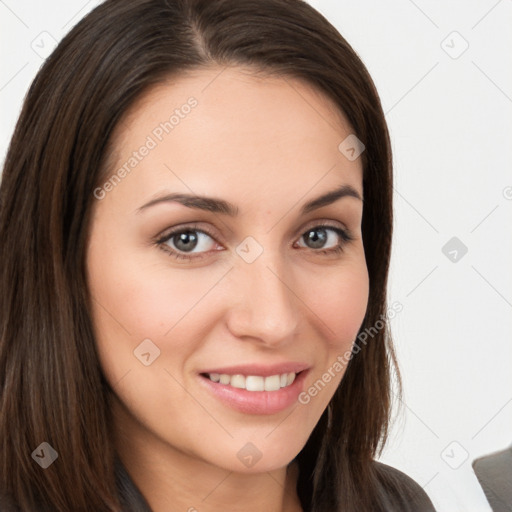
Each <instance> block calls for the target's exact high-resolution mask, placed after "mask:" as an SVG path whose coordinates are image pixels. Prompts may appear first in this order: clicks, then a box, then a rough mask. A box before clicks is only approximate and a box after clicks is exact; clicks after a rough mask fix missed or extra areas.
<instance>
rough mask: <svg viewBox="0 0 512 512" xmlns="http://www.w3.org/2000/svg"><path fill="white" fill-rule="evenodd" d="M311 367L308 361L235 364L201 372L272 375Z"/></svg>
mask: <svg viewBox="0 0 512 512" xmlns="http://www.w3.org/2000/svg"><path fill="white" fill-rule="evenodd" d="M309 367H310V365H309V364H307V363H294V362H287V363H281V364H272V365H269V364H239V365H234V366H223V367H221V368H210V369H208V370H204V371H201V372H200V373H220V374H222V373H224V374H227V375H246V376H248V375H256V376H261V377H269V376H270V375H282V374H283V373H291V372H294V373H299V372H301V371H303V370H307V369H308V368H309Z"/></svg>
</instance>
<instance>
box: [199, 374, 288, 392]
mask: <svg viewBox="0 0 512 512" xmlns="http://www.w3.org/2000/svg"><path fill="white" fill-rule="evenodd" d="M207 375H208V377H209V378H210V380H211V381H213V382H219V383H220V384H224V385H230V386H233V387H234V388H239V389H246V390H247V391H278V390H279V389H281V388H285V387H287V386H290V385H291V384H292V383H293V381H294V380H295V377H296V374H295V373H294V372H290V373H283V374H280V375H270V376H268V377H260V376H258V375H248V376H247V377H246V376H245V375H240V374H237V375H228V374H226V373H220V374H219V373H208V374H207Z"/></svg>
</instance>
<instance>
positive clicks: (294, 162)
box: [109, 67, 362, 199]
mask: <svg viewBox="0 0 512 512" xmlns="http://www.w3.org/2000/svg"><path fill="white" fill-rule="evenodd" d="M352 132H353V130H352V129H351V127H350V124H349V123H348V121H347V120H346V118H345V117H344V115H343V114H342V112H341V111H340V109H339V108H338V107H337V105H335V104H334V102H333V101H331V100H330V99H329V98H327V97H326V96H325V95H324V94H322V93H321V92H320V91H318V90H317V89H316V88H314V87H312V86H311V85H309V84H307V83H306V82H304V81H300V80H297V79H295V78H290V77H277V76H268V75H265V76H264V75H261V74H260V75H256V74H255V73H254V71H252V70H250V69H246V68H220V67H213V68H206V69H200V70H193V71H188V72H185V73H181V74H180V75H179V76H176V77H170V78H169V79H168V80H167V81H166V82H164V83H161V84H158V85H157V86H154V87H153V88H151V89H150V90H148V91H147V92H146V93H145V94H144V95H143V96H142V97H141V98H140V99H139V101H137V102H136V103H135V104H134V105H133V107H132V108H131V109H130V110H129V111H128V112H127V113H126V114H125V116H124V118H123V119H122V121H121V122H120V123H119V124H118V126H117V128H116V130H115V132H114V137H113V139H112V148H113V151H112V154H111V159H110V162H109V174H111V173H115V172H116V171H117V170H118V169H120V168H121V166H124V167H125V170H126V171H127V172H126V173H123V174H126V178H124V179H123V184H122V185H123V187H122V188H123V189H124V193H125V194H128V195H131V196H132V198H134V197H135V196H137V197H140V196H141V195H145V196H147V194H150V193H151V191H153V192H155V191H156V190H155V189H156V188H158V187H160V188H162V187H167V188H168V189H176V188H177V189H179V190H183V191H186V192H190V191H191V190H193V192H195V193H208V192H210V190H209V187H212V186H215V187H217V188H216V190H215V192H216V193H217V195H218V192H219V190H218V189H219V188H220V189H222V190H223V191H224V192H226V194H228V193H229V192H231V193H233V192H235V191H236V193H237V194H238V195H240V194H242V195H243V194H246V193H247V194H249V193H250V194H251V196H253V197H254V195H255V193H256V192H257V191H259V190H263V191H267V192H269V191H271V190H270V189H272V187H271V186H270V185H273V186H274V187H273V193H274V195H277V193H278V192H279V193H280V195H281V196H282V195H283V193H288V194H290V195H293V196H295V198H296V199H298V198H299V197H300V196H302V195H304V193H305V192H306V191H307V189H308V188H312V187H313V186H315V183H317V184H318V187H320V188H319V189H317V191H318V190H320V189H321V190H325V189H329V188H333V186H337V185H339V184H344V183H346V184H350V185H352V186H354V188H356V189H357V190H359V191H360V193H361V196H362V167H361V159H357V160H355V161H350V160H348V159H347V158H346V157H345V156H344V155H343V154H342V153H341V152H340V150H339V148H338V147H339V145H340V143H341V142H342V141H343V140H344V139H345V138H346V137H347V136H349V135H350V134H351V133H352ZM144 147H146V148H149V149H144ZM141 150H142V151H141ZM134 153H138V155H136V156H135V155H134ZM140 153H144V155H143V156H141V155H140ZM124 182H129V183H130V185H128V184H127V183H124ZM118 188H119V189H120V188H121V187H116V189H118ZM187 189H188V190H187ZM117 193H118V191H117V190H116V194H117Z"/></svg>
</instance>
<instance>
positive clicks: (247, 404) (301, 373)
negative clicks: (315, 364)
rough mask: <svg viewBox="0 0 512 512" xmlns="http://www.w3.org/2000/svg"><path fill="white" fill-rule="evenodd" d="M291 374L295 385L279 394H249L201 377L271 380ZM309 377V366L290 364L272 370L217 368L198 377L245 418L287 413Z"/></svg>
mask: <svg viewBox="0 0 512 512" xmlns="http://www.w3.org/2000/svg"><path fill="white" fill-rule="evenodd" d="M289 372H295V373H297V374H298V375H297V376H296V377H295V380H294V381H293V383H292V384H291V385H290V386H286V387H284V388H281V389H279V390H276V391H247V390H246V389H240V388H234V387H232V386H230V385H226V384H221V383H220V382H213V381H211V380H210V379H209V378H208V377H207V376H204V375H202V374H204V373H227V374H228V375H235V374H241V375H246V376H247V375H259V376H261V377H268V376H270V375H278V374H282V373H289ZM308 373H309V367H308V365H300V364H297V363H290V364H283V365H276V366H271V367H269V366H259V365H244V366H230V367H229V368H216V369H215V370H208V371H205V372H201V373H200V374H199V375H198V377H199V381H200V384H201V385H202V386H204V387H205V389H206V391H207V392H209V393H211V394H212V395H213V396H214V397H215V398H217V399H218V400H219V401H220V402H222V403H223V404H224V405H227V406H228V407H230V408H232V409H235V410H236V411H239V412H242V413H245V414H259V415H265V414H266V415H270V414H277V413H279V412H281V411H284V410H286V409H288V408H289V407H291V406H292V405H293V404H296V403H297V401H298V398H299V395H300V393H301V392H302V391H303V388H304V380H305V378H306V375H307V374H308Z"/></svg>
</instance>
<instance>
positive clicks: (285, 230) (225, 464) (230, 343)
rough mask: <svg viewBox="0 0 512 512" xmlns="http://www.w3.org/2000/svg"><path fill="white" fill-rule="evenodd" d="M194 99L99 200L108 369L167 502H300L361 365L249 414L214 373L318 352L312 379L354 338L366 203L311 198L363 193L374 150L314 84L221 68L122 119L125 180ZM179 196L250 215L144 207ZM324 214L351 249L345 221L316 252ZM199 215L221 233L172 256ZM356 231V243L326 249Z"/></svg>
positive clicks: (164, 87)
mask: <svg viewBox="0 0 512 512" xmlns="http://www.w3.org/2000/svg"><path fill="white" fill-rule="evenodd" d="M219 73H220V74H219ZM191 96H193V97H194V98H196V99H197V102H198V103H197V106H196V107H195V108H193V109H192V110H191V111H190V113H189V114H188V115H187V116H184V118H183V119H180V122H179V124H178V125H177V126H175V127H174V129H173V130H172V132H170V133H169V134H165V135H164V136H163V138H162V141H159V142H158V144H157V146H156V147H155V148H154V149H152V150H151V151H150V152H149V154H148V155H147V156H146V157H145V158H143V159H142V160H141V161H140V162H139V163H138V164H137V166H136V167H135V168H134V169H133V170H131V172H130V173H129V174H127V175H126V176H125V177H124V178H123V179H122V180H121V182H120V183H118V184H117V185H116V186H115V187H113V188H112V189H111V190H110V191H109V192H108V193H106V194H105V195H104V197H103V198H102V199H95V204H94V210H93V218H92V224H91V230H90V238H89V245H88V252H87V271H88V282H89V288H90V291H91V295H92V299H93V300H92V316H93V322H94V327H95V331H96V339H97V347H98V352H99V356H100V364H101V367H102V370H103V372H104V374H105V376H106V379H107V380H108V382H109V383H110V385H111V387H112V389H113V391H114V399H113V404H112V414H113V428H114V433H115V443H116V449H117V450H118V453H119V455H120V457H121V460H122V461H123V463H124V464H125V466H126V468H127V470H128V472H129V473H130V475H131V477H132V478H133V480H134V482H135V484H136V485H137V486H138V488H139V489H140V490H141V492H142V493H143V494H144V496H145V497H146V499H147V500H148V503H149V504H150V506H151V507H152V509H153V510H154V511H155V512H164V511H165V512H169V511H171V512H173V511H187V510H188V511H189V512H193V511H194V510H197V511H199V512H209V511H218V510H230V511H232V510H233V511H234V510H244V511H246V512H251V511H261V510H265V511H266V512H282V511H287V512H292V511H299V510H301V507H300V503H299V500H298V497H297V493H296V490H295V485H296V478H297V467H296V463H291V461H292V460H293V459H294V457H295V456H296V455H297V454H298V453H299V451H300V450H301V449H302V448H303V446H304V445H305V443H306V441H307V439H308V437H309V435H310V433H311V432H312V430H313V428H314V426H315V425H316V423H317V422H318V420H319V419H320V417H321V415H322V413H323V411H324V410H325V408H326V407H327V405H328V403H329V400H330V399H331V397H332V395H333V393H334V391H335V389H336V387H337V386H338V384H339V382H340V381H341V379H342V376H343V372H344V369H343V370H342V371H337V372H335V377H334V378H331V380H330V382H329V383H328V384H326V385H325V387H324V388H323V389H322V390H321V391H320V392H319V393H318V394H317V395H316V396H315V397H312V398H311V400H310V402H309V403H308V404H306V405H303V404H298V403H294V404H293V406H292V407H289V408H288V409H286V410H284V411H282V412H279V413H276V414H270V415H266V414H264V415H261V414H247V413H242V412H239V411H236V410H234V409H232V408H231V407H229V406H227V405H226V404H224V403H223V402H221V401H220V400H219V399H218V398H216V397H215V396H213V395H212V394H211V393H210V392H209V391H207V390H206V389H205V388H204V386H202V385H201V383H200V382H199V380H200V379H201V377H199V375H198V373H199V372H200V371H201V370H204V369H208V368H212V367H221V366H230V365H235V364H247V363H253V362H254V363H262V364H273V363H281V362H285V361H295V362H297V361H301V362H307V363H308V364H310V365H311V369H310V371H309V374H308V375H307V379H306V382H305V386H304V389H307V388H309V387H310V386H311V385H312V384H313V383H314V382H315V381H317V380H318V379H320V378H321V376H322V374H323V373H324V372H325V371H326V370H327V369H328V368H330V367H332V365H333V363H334V361H336V358H337V357H338V356H340V355H342V354H344V353H345V352H346V351H347V350H350V349H351V347H352V345H353V342H354V340H355V338H356V336H357V333H358V330H359V327H360V325H361V323H362V321H363V318H364V315H365V312H366V307H367V303H368V273H367V268H366V261H365V254H364V247H363V242H362V234H361V219H362V201H361V200H359V199H357V198H354V197H349V196H346V197H343V198H341V199H338V200H337V201H336V202H334V203H332V204H330V205H327V206H324V207H322V208H320V209H317V210H314V211H311V212H309V213H307V214H305V215H301V214H300V211H299V210H300V207H301V206H302V205H303V204H304V203H305V202H307V201H309V200H311V199H313V198H316V197H318V196H320V195H322V194H324V193H326V192H329V191H331V190H333V189H336V188H338V187H340V186H341V185H343V184H346V185H351V186H352V187H353V188H354V189H356V190H357V191H358V192H359V194H360V196H361V197H363V189H362V163H361V159H360V158H357V159H356V160H354V161H349V160H348V159H347V158H345V156H344V155H343V154H342V153H341V152H340V151H339V150H338V145H339V144H340V142H341V141H342V140H343V139H345V137H347V136H348V135H349V134H351V133H353V130H352V129H351V127H350V125H349V123H348V122H347V120H346V119H345V118H344V117H343V115H342V114H341V113H340V112H339V110H338V109H337V107H336V106H335V105H334V104H333V103H331V102H330V100H328V99H327V98H326V97H324V96H323V95H322V94H320V93H319V92H317V91H316V90H315V89H313V88H311V87H310V86H309V85H307V84H305V83H303V82H301V81H299V80H297V79H291V78H286V79H284V78H279V77H262V76H256V75H255V74H254V72H252V71H251V70H249V69H243V68H240V67H232V68H226V69H222V68H218V67H212V68H204V69H201V70H195V71H193V72H187V73H186V74H181V75H180V76H179V77H178V78H173V79H172V80H169V81H168V82H166V83H165V84H160V85H158V86H156V87H154V88H152V89H151V90H150V91H148V92H147V93H146V94H145V95H144V97H143V98H142V99H141V100H140V101H139V102H138V103H136V105H135V106H134V107H133V108H132V109H131V110H130V111H129V112H128V113H127V114H126V116H125V118H124V119H123V122H122V123H120V124H119V126H118V127H117V129H116V132H115V137H114V139H113V152H112V154H111V159H110V164H111V167H110V171H109V174H107V177H108V176H110V175H111V174H112V172H114V171H115V170H116V169H118V168H119V167H120V166H122V165H123V164H124V163H125V162H126V161H127V160H128V158H129V157H130V156H131V155H132V152H133V151H134V150H138V148H140V146H141V145H142V144H144V142H145V141H146V140H147V136H148V135H150V134H152V132H153V130H154V129H155V127H156V126H158V125H159V123H161V122H162V121H164V120H167V119H168V118H169V116H170V115H171V114H172V111H173V110H174V109H175V108H180V106H181V105H183V104H184V103H186V101H187V99H188V98H189V97H191ZM153 138H155V137H153ZM155 140H156V139H155ZM162 192H165V193H172V192H183V193H194V194H200V195H206V196H212V197H215V198H221V199H224V200H227V201H230V202H232V203H234V204H235V205H236V206H237V207H238V210H239V212H238V215H237V216H236V217H230V216H228V215H225V214H221V213H212V212H207V211H201V210H197V209H193V208H189V207H186V206H184V205H182V204H178V203H176V202H161V203H158V204H157V205H154V206H151V207H148V208H145V209H143V210H142V211H138V208H139V207H141V206H142V205H144V204H146V203H148V202H149V201H150V200H152V199H154V198H155V197H156V196H158V195H159V194H161V193H162ZM320 222H327V223H328V224H329V225H333V226H335V227H339V228H342V229H348V230H349V232H350V235H351V236H352V237H353V240H351V241H349V242H345V243H344V244H343V239H342V238H341V237H340V236H339V235H337V234H336V232H334V231H332V230H330V229H327V231H326V232H325V234H326V235H327V236H328V239H327V240H326V241H325V243H324V245H323V246H322V247H320V249H319V248H317V247H318V246H313V248H311V246H310V245H308V241H307V239H305V237H303V236H302V235H305V234H307V233H308V232H309V230H311V229H313V228H315V227H316V226H318V224H319V223H320ZM190 223H196V224H197V227H198V228H200V229H210V230H211V231H212V233H213V237H210V236H209V235H202V234H200V233H197V232H195V234H196V235H198V236H199V237H200V238H199V245H198V246H196V247H195V248H194V249H193V250H192V254H193V255H194V256H199V257H198V258H196V259H193V260H191V261H188V260H185V259H176V258H173V257H172V256H171V255H170V254H169V253H168V252H166V250H165V248H167V249H171V250H172V249H174V250H175V251H177V252H180V251H179V248H182V247H183V246H182V245H179V241H178V242H177V240H178V239H177V237H175V238H174V239H172V238H171V239H168V240H167V241H166V242H163V243H161V244H160V246H159V245H158V244H157V243H156V242H155V239H158V238H161V237H162V236H163V235H165V234H167V232H169V231H170V229H171V228H176V227H177V228H180V227H187V225H188V224H190ZM314 233H317V232H316V231H315V232H314ZM248 236H251V237H253V238H254V240H256V241H257V243H258V244H259V246H261V248H262V249H263V252H262V253H261V254H260V255H259V256H258V257H257V258H256V259H255V260H254V261H253V262H252V263H247V262H246V261H245V260H244V259H243V258H242V257H241V256H239V254H238V253H237V252H236V249H237V247H238V246H239V244H240V243H241V242H242V241H243V240H244V239H245V238H246V237H248ZM340 243H342V244H343V246H342V248H343V250H342V251H341V252H340V253H339V254H334V253H329V254H322V253H321V252H320V250H321V249H332V248H335V247H336V246H338V245H340ZM177 244H178V245H177ZM250 250H251V251H252V250H254V249H250ZM183 252H184V251H183V250H182V251H181V253H182V254H183ZM185 254H187V253H186V252H185ZM201 256H202V257H201ZM145 339H150V340H151V341H152V342H153V343H154V344H155V345H156V346H157V347H158V349H159V350H160V356H159V357H158V358H156V359H155V360H154V362H152V363H151V364H150V365H149V366H145V365H144V364H142V363H141V362H140V361H139V360H138V359H137V358H136V357H135V356H134V350H135V349H136V348H137V346H138V345H139V344H140V343H141V342H142V340H145ZM248 442H251V443H252V444H253V445H255V446H256V447H257V449H258V450H259V452H260V453H261V459H260V460H259V461H257V462H256V463H255V464H254V465H253V466H251V467H246V466H245V465H244V464H243V463H242V462H241V461H240V460H239V458H238V457H237V453H238V452H239V450H240V449H241V448H243V447H244V446H245V445H246V443H248Z"/></svg>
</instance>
